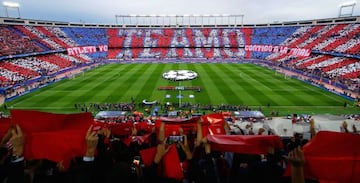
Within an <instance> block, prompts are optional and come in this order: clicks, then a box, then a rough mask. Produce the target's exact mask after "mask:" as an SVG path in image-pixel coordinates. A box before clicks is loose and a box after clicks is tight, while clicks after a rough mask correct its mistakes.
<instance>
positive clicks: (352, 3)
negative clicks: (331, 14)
mask: <svg viewBox="0 0 360 183" xmlns="http://www.w3.org/2000/svg"><path fill="white" fill-rule="evenodd" d="M355 5H356V1H348V2H344V3H342V4H340V5H339V6H355Z"/></svg>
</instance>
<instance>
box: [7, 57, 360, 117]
mask: <svg viewBox="0 0 360 183" xmlns="http://www.w3.org/2000/svg"><path fill="white" fill-rule="evenodd" d="M178 69H186V70H193V71H195V72H197V73H198V78H196V79H194V80H191V81H181V82H175V81H168V80H165V79H163V78H162V73H164V72H166V71H169V70H178ZM179 85H180V86H185V87H187V86H199V87H201V91H196V90H195V91H194V90H191V91H188V90H187V91H181V94H182V95H183V96H184V97H183V98H182V99H180V100H181V101H179V99H178V98H177V97H176V96H177V95H178V94H179V91H178V90H175V91H164V90H159V87H161V86H179ZM166 95H168V96H170V98H166V97H165V96H166ZM190 95H193V96H194V97H193V98H192V97H189V96H190ZM131 99H134V100H135V102H136V103H141V102H142V101H143V100H147V101H154V100H157V101H159V102H160V103H165V102H171V103H179V102H181V103H184V102H189V103H193V104H197V103H199V104H203V105H205V104H212V105H220V104H231V105H247V106H249V107H250V108H252V109H254V110H258V109H259V108H261V109H262V110H263V112H264V114H265V115H269V114H270V112H271V111H277V112H279V113H280V115H287V114H292V113H298V114H299V113H306V114H324V113H331V114H354V113H358V110H359V108H358V107H354V106H353V103H352V102H351V101H349V100H347V99H344V98H342V97H340V96H338V95H335V94H333V93H331V92H327V91H324V90H322V89H320V88H317V87H314V86H312V85H310V84H307V83H304V82H302V81H299V80H296V79H292V78H286V77H284V75H282V74H279V73H276V72H275V71H273V70H269V69H267V68H264V67H261V66H258V65H253V64H236V63H227V64H215V63H214V64H203V63H197V64H190V63H186V64H185V63H173V64H161V63H159V64H153V63H148V64H108V65H103V66H100V67H97V68H94V69H92V70H89V71H86V72H85V73H82V74H79V75H77V76H76V77H74V78H72V79H64V80H62V81H60V82H57V83H55V84H51V85H49V86H47V87H44V88H41V89H38V90H36V91H34V92H31V93H29V94H27V95H24V96H22V97H19V98H17V99H15V100H12V101H9V102H7V104H6V105H7V107H8V108H9V109H32V110H40V111H48V112H55V113H75V112H80V110H79V109H75V107H74V104H84V103H85V104H90V103H99V104H104V103H126V102H130V101H131ZM345 103H348V104H349V105H348V107H344V104H345ZM92 112H95V111H92Z"/></svg>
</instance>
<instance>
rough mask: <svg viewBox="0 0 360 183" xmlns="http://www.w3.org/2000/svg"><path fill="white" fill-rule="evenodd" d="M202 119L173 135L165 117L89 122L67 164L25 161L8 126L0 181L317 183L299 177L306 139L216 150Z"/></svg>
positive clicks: (21, 139)
mask: <svg viewBox="0 0 360 183" xmlns="http://www.w3.org/2000/svg"><path fill="white" fill-rule="evenodd" d="M205 123H206V121H205V118H202V117H200V118H198V119H197V120H196V121H195V124H194V125H196V128H193V129H185V128H186V127H185V126H184V128H182V127H179V128H176V130H177V132H176V134H177V136H174V134H173V133H174V132H171V131H169V130H170V129H169V128H170V127H169V125H171V124H173V123H171V122H169V121H161V122H160V123H158V125H159V126H157V125H156V124H155V126H154V128H152V129H150V130H145V129H137V128H135V127H134V128H132V131H131V133H130V134H129V135H118V134H115V133H112V130H111V129H110V128H107V127H104V126H103V127H101V128H98V127H99V126H96V125H91V126H90V127H89V128H88V130H87V133H86V135H85V137H84V139H85V144H84V145H85V146H86V148H85V151H84V154H83V156H80V157H73V159H72V160H71V163H70V165H65V164H63V162H53V161H50V160H47V159H24V156H23V153H24V151H25V149H24V147H25V144H26V143H27V138H28V137H29V136H27V135H26V134H25V132H24V131H23V130H22V128H21V126H19V125H16V126H11V127H10V129H9V130H8V131H7V133H6V135H5V136H4V137H3V138H2V140H1V147H0V150H1V151H0V152H1V153H0V170H1V171H0V181H1V182H4V181H5V182H8V183H12V182H16V183H21V182H26V183H30V182H31V183H45V182H59V183H60V182H74V183H78V182H79V183H81V182H84V183H85V182H86V183H89V182H109V183H110V182H118V181H121V182H129V183H130V182H132V183H147V182H164V183H165V182H167V183H170V182H173V183H176V182H179V183H180V182H193V183H197V182H199V183H203V182H204V183H235V182H245V183H257V182H277V183H286V182H292V183H305V182H308V183H311V182H321V181H320V180H315V179H308V178H305V176H304V170H303V169H304V164H305V163H307V162H306V161H309V160H307V159H306V157H305V156H304V153H303V151H302V148H301V147H303V146H304V145H306V144H307V143H308V139H304V138H303V137H302V135H299V134H295V135H294V137H292V138H290V139H283V140H282V142H281V143H282V145H280V146H276V145H274V146H269V147H268V149H267V151H266V152H267V153H265V154H258V153H236V152H232V151H230V150H229V151H220V150H218V149H219V146H216V145H217V143H216V142H215V141H213V140H212V137H213V136H212V135H205V136H204V132H205V131H203V127H204V125H205ZM309 123H310V133H311V137H312V138H313V137H315V136H316V135H317V134H316V133H317V131H316V127H315V121H314V120H313V119H310V120H309ZM221 128H222V129H221V131H224V133H225V134H226V135H225V136H228V137H229V136H234V137H237V135H243V136H244V135H245V136H248V137H249V138H251V137H252V136H254V135H255V136H256V135H261V136H269V137H273V136H272V135H274V134H272V132H271V131H266V130H265V129H259V130H258V131H257V132H254V131H253V130H252V128H251V125H249V126H246V128H245V129H242V130H240V131H239V133H234V132H233V131H231V130H230V127H229V123H224V124H223V126H222V127H221ZM239 128H240V127H239ZM340 128H341V129H342V132H343V133H349V134H350V133H353V132H354V133H357V129H356V128H354V126H353V127H352V129H349V127H348V126H347V123H346V122H345V121H344V123H343V124H342V125H341V126H340ZM255 136H254V137H255ZM255 142H256V141H253V143H255ZM54 143H56V142H54ZM263 143H264V142H263ZM263 145H264V144H263ZM245 147H246V146H244V147H243V148H245ZM43 148H44V147H43ZM230 149H231V148H230ZM245 149H246V148H245ZM150 154H152V155H150ZM288 167H291V173H290V174H289V173H286V170H287V168H288Z"/></svg>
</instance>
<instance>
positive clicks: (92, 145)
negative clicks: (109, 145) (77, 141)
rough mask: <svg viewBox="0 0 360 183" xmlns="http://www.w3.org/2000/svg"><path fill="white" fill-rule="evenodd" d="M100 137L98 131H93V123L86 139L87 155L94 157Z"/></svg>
mask: <svg viewBox="0 0 360 183" xmlns="http://www.w3.org/2000/svg"><path fill="white" fill-rule="evenodd" d="M98 140H99V137H98V135H97V132H96V131H93V125H91V126H90V127H89V129H88V130H87V132H86V136H85V141H86V146H87V149H86V155H85V156H87V157H94V154H95V150H96V147H97V144H98Z"/></svg>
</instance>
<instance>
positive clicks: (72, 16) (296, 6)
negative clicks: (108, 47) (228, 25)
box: [1, 0, 360, 24]
mask: <svg viewBox="0 0 360 183" xmlns="http://www.w3.org/2000/svg"><path fill="white" fill-rule="evenodd" d="M7 1H8V0H7ZM10 1H12V2H15V3H19V5H20V6H19V7H20V11H21V18H25V19H39V20H44V19H46V20H52V21H65V22H86V23H106V24H114V23H115V17H114V16H115V15H119V14H120V15H140V14H141V15H207V14H208V15H214V14H215V15H216V14H217V15H224V14H228V15H245V17H244V23H245V24H259V23H274V22H278V23H279V22H287V21H298V20H313V19H323V18H334V17H337V16H338V12H339V5H343V4H344V3H345V4H346V3H348V2H349V0H317V1H313V0H301V1H287V0H271V1H263V0H251V1H250V0H197V1H193V0H171V1H168V0H151V1H141V0H132V1H129V0H102V1H88V0H77V1H72V0H62V1H43V0H31V1H25V0H10ZM351 2H353V1H351ZM4 9H6V8H4ZM343 11H349V10H346V9H344V10H343ZM8 15H9V16H10V17H14V16H17V15H18V12H17V11H16V10H14V9H13V8H9V9H8ZM357 15H360V8H359V5H355V7H354V11H353V16H357ZM1 16H5V10H3V11H2V15H1Z"/></svg>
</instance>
